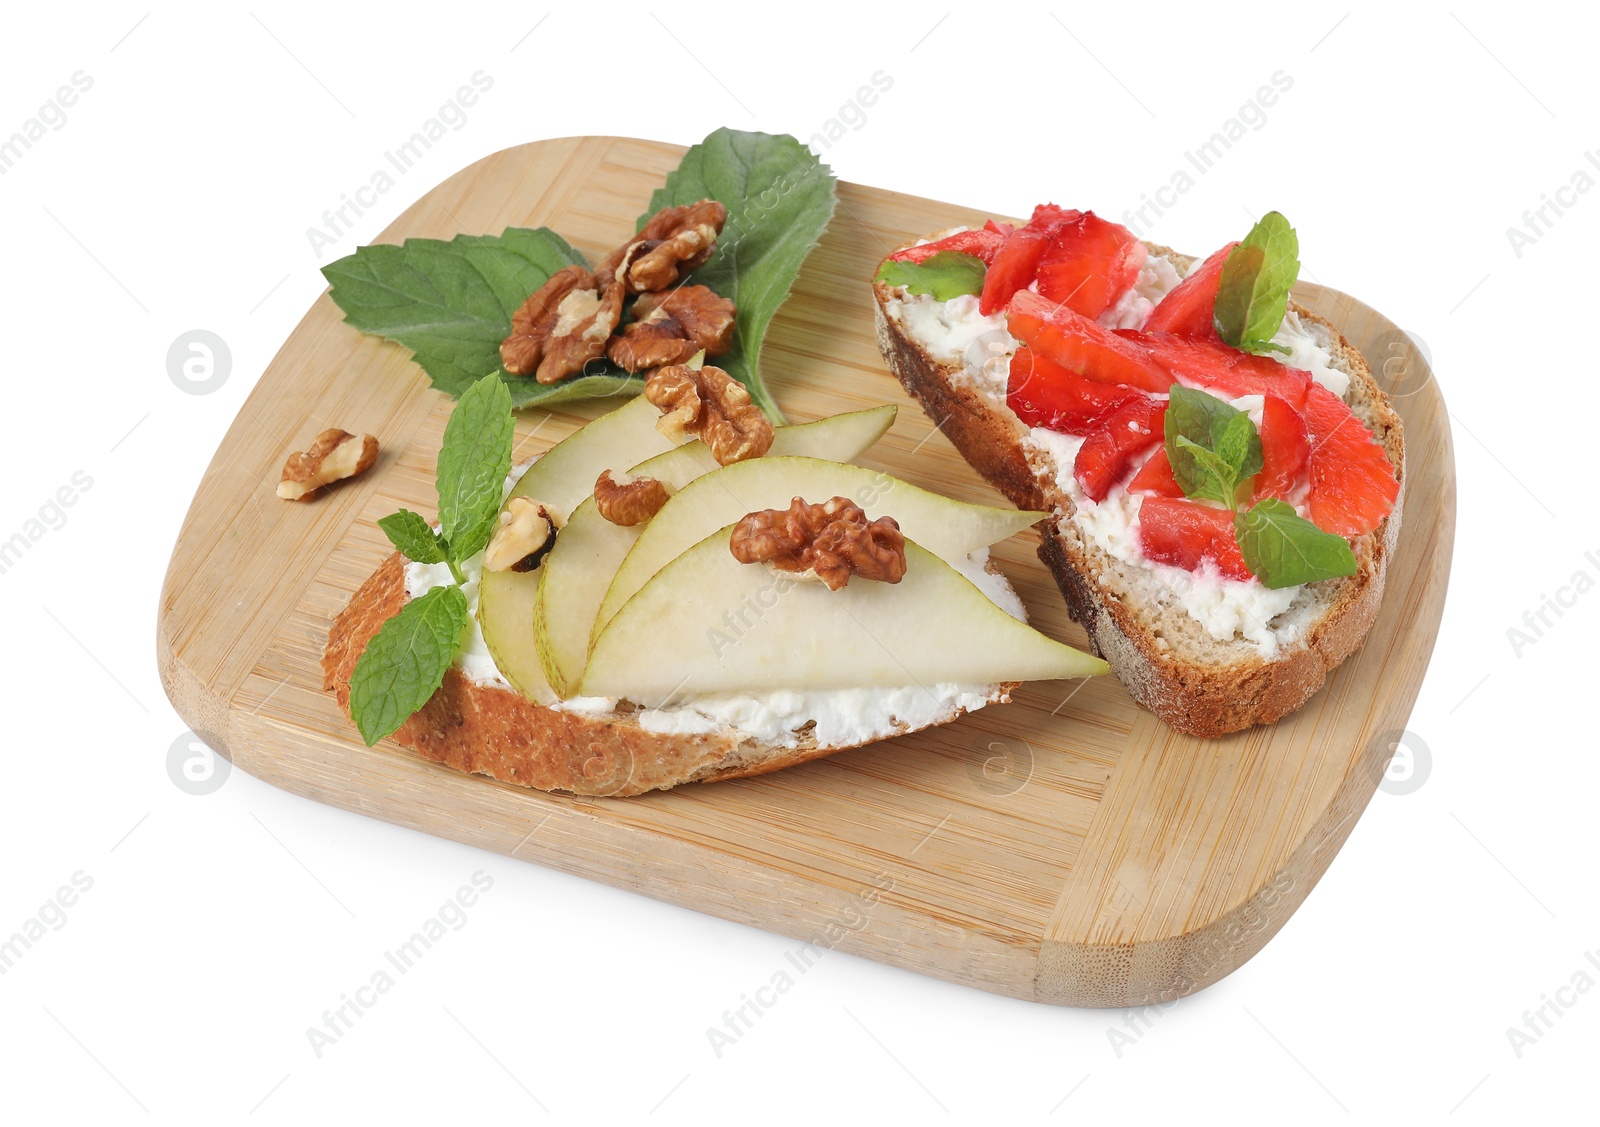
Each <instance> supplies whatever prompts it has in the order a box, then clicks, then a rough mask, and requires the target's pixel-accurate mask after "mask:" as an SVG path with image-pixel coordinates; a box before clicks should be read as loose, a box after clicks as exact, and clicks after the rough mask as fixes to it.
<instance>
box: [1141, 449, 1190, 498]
mask: <svg viewBox="0 0 1600 1127" xmlns="http://www.w3.org/2000/svg"><path fill="white" fill-rule="evenodd" d="M1128 492H1129V493H1145V494H1148V495H1150V496H1154V497H1182V496H1183V495H1184V493H1183V486H1181V485H1179V484H1178V479H1177V478H1175V477H1173V476H1172V463H1171V462H1169V461H1168V460H1167V451H1166V449H1165V448H1158V449H1157V450H1156V452H1155V453H1154V454H1152V455H1150V460H1149V461H1147V462H1145V464H1144V465H1143V466H1142V467H1141V468H1140V470H1139V472H1138V473H1136V474H1134V475H1133V480H1132V481H1130V482H1128Z"/></svg>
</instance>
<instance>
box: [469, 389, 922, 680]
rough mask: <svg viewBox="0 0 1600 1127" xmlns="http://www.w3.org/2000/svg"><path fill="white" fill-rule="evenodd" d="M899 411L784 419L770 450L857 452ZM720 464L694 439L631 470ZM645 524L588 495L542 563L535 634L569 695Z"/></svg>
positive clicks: (689, 472) (695, 472) (686, 471)
mask: <svg viewBox="0 0 1600 1127" xmlns="http://www.w3.org/2000/svg"><path fill="white" fill-rule="evenodd" d="M658 414H659V412H658ZM894 416H895V408H893V407H874V408H871V409H870V410H866V411H851V412H849V413H847V414H843V415H831V416H829V417H828V418H826V419H818V420H817V421H816V422H814V423H805V424H803V425H801V426H793V427H779V428H778V429H777V430H776V431H775V432H774V434H773V438H772V451H771V453H772V454H779V455H783V454H789V455H799V454H805V455H810V456H812V457H816V458H837V459H841V460H847V459H850V458H854V457H856V456H857V455H858V454H860V453H861V452H862V451H863V450H865V449H866V448H867V447H869V446H871V445H872V444H873V443H874V442H876V441H877V440H878V439H879V438H881V437H882V436H883V432H884V431H886V430H888V429H889V425H890V424H891V423H893V422H894ZM591 425H592V424H591ZM769 456H770V455H769ZM718 468H719V467H718V466H717V461H716V459H715V458H713V457H712V456H711V451H710V450H708V449H706V447H705V446H704V445H703V444H702V443H700V442H698V441H696V442H688V443H685V444H684V445H682V446H680V447H678V448H677V449H675V450H669V451H667V452H666V453H665V454H659V455H657V456H656V457H654V458H650V459H648V460H647V461H644V462H641V463H640V464H638V465H636V466H633V467H632V468H631V469H630V471H629V472H630V473H632V474H634V475H635V476H649V477H653V478H657V479H659V480H661V481H664V482H666V483H667V484H668V485H669V486H671V487H672V488H674V489H681V488H682V487H683V486H686V485H688V484H689V483H690V482H691V481H693V480H695V479H696V478H698V477H700V476H701V475H703V474H706V473H710V472H711V471H713V470H716V469H718ZM597 476H599V471H598V470H596V471H595V473H594V474H593V475H591V477H590V479H589V481H590V486H591V487H592V486H593V484H594V477H597ZM740 515H741V516H742V515H743V514H742V513H741V514H740ZM646 527H648V526H646V525H638V526H635V527H632V528H622V527H619V526H618V525H614V524H612V523H611V522H610V521H608V520H606V519H605V518H604V517H602V516H601V515H600V513H599V510H598V509H596V508H595V505H594V499H593V497H590V498H589V499H588V500H586V501H584V502H583V503H582V504H581V505H579V506H578V507H577V508H576V509H575V510H573V513H572V516H571V517H569V518H568V520H567V524H566V527H565V528H563V529H562V530H561V534H560V535H559V536H557V537H556V545H555V547H554V548H552V549H551V550H550V554H549V555H548V556H547V557H545V561H544V564H543V566H542V567H540V568H539V571H538V576H539V580H538V585H539V590H538V597H537V602H536V604H535V606H534V608H533V618H532V621H533V623H534V624H535V625H534V629H535V630H536V631H537V635H538V636H537V639H536V643H535V644H536V646H537V652H538V656H539V658H540V661H541V663H542V668H543V672H544V678H545V681H546V683H548V684H549V685H550V686H551V687H552V688H554V689H555V691H556V693H557V694H558V695H560V696H563V697H565V696H570V695H571V694H572V692H573V691H575V690H576V689H577V685H578V679H579V677H580V676H581V675H582V674H583V666H584V662H585V661H587V659H588V656H589V638H590V636H591V635H592V633H593V630H594V620H595V612H596V611H598V610H599V609H600V600H601V599H602V598H603V597H604V596H605V593H606V591H607V589H608V588H609V587H610V586H611V579H612V576H614V575H615V574H616V572H617V567H618V565H620V564H621V563H622V561H623V559H624V558H625V557H626V556H627V555H628V550H629V549H630V548H632V547H633V544H634V541H635V540H637V539H638V538H639V536H640V534H641V533H642V532H643V531H644V529H645V528H646ZM497 660H498V655H497Z"/></svg>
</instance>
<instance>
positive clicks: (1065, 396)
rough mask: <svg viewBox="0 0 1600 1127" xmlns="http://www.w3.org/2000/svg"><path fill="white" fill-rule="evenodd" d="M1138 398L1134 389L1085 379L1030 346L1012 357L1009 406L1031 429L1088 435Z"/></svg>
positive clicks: (1008, 383) (1021, 349) (1008, 390)
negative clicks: (1107, 417) (1124, 404)
mask: <svg viewBox="0 0 1600 1127" xmlns="http://www.w3.org/2000/svg"><path fill="white" fill-rule="evenodd" d="M1136 394H1138V393H1137V392H1135V391H1133V390H1132V389H1131V388H1126V387H1118V386H1116V385H1115V384H1107V383H1100V382H1098V381H1096V380H1090V379H1085V378H1084V377H1082V376H1080V375H1078V374H1077V373H1075V372H1070V371H1068V370H1067V369H1066V368H1063V367H1062V366H1061V365H1060V364H1056V363H1054V362H1053V361H1050V360H1046V359H1045V358H1044V357H1043V356H1040V355H1039V354H1038V353H1036V352H1034V351H1033V349H1031V348H1028V347H1027V346H1023V347H1022V348H1019V349H1017V351H1016V354H1015V355H1014V356H1012V357H1011V375H1010V378H1009V380H1008V381H1007V390H1006V403H1007V404H1008V405H1009V406H1010V407H1011V409H1012V410H1013V411H1015V412H1016V413H1017V416H1018V417H1019V418H1021V419H1022V421H1023V422H1025V423H1027V424H1028V425H1029V426H1035V427H1045V428H1046V429H1048V430H1053V431H1059V432H1060V433H1062V434H1079V435H1086V434H1089V433H1090V432H1091V431H1093V430H1094V427H1095V424H1096V423H1098V422H1099V421H1100V420H1101V419H1103V418H1105V417H1106V416H1107V415H1109V414H1110V413H1111V412H1112V411H1114V410H1116V409H1117V408H1118V407H1120V406H1121V405H1122V404H1123V403H1124V402H1125V401H1126V400H1128V399H1130V398H1132V397H1133V396H1134V395H1136Z"/></svg>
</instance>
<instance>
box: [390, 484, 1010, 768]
mask: <svg viewBox="0 0 1600 1127" xmlns="http://www.w3.org/2000/svg"><path fill="white" fill-rule="evenodd" d="M532 464H533V462H531V461H529V462H524V463H522V464H520V465H517V466H514V467H513V468H512V470H511V473H510V474H509V475H508V476H507V477H506V481H505V494H507V495H509V494H510V492H511V489H512V487H513V486H515V485H516V483H517V481H518V480H519V479H520V478H521V477H522V475H523V473H525V472H526V471H527V468H528V467H529V466H531V465H532ZM988 562H989V549H987V548H983V549H980V550H979V551H977V552H974V553H972V554H971V555H970V556H968V557H967V558H966V559H965V560H961V561H959V562H955V563H952V564H951V566H952V567H954V568H955V569H956V570H957V571H959V572H960V573H961V574H962V575H963V576H965V577H966V578H967V579H968V580H969V581H971V583H972V584H973V586H975V587H977V588H978V590H980V591H982V592H983V593H984V594H985V595H987V596H988V597H989V599H990V601H992V602H993V603H994V604H995V605H996V606H998V607H1000V608H1001V609H1002V610H1004V611H1006V613H1008V614H1010V615H1011V616H1012V617H1014V618H1017V619H1019V620H1021V621H1024V622H1026V621H1027V611H1026V610H1025V609H1024V608H1023V605H1022V600H1021V599H1020V598H1019V597H1018V596H1017V593H1016V592H1015V591H1013V590H1012V589H1011V584H1010V583H1008V582H1007V581H1006V579H1005V577H1004V576H1001V575H996V574H995V573H993V572H991V571H989V570H988V568H987V565H988ZM461 573H462V575H463V576H464V577H465V579H466V582H465V583H463V584H462V587H461V590H462V593H463V594H464V595H466V597H467V606H468V608H469V610H470V611H471V612H472V619H471V622H470V623H469V625H468V627H467V634H466V638H465V639H464V640H463V642H462V645H461V650H460V652H459V653H458V654H457V656H456V661H455V664H456V666H457V668H459V669H460V670H461V672H462V674H463V675H464V676H465V677H466V678H467V679H468V680H469V681H472V682H473V683H475V684H478V685H487V686H492V687H494V688H500V689H506V690H509V691H513V692H514V691H515V690H514V689H513V688H512V685H511V683H510V681H508V680H507V679H506V678H505V676H504V675H503V674H502V673H501V672H500V670H499V668H498V667H497V666H496V665H495V661H494V655H493V654H491V653H490V652H489V646H488V644H487V643H486V642H485V641H484V638H483V630H482V629H481V628H480V627H479V625H478V586H479V582H480V580H481V578H482V575H483V553H482V552H479V553H478V554H477V555H475V556H473V557H472V558H471V559H469V560H467V561H466V562H465V563H463V564H462V565H461ZM405 576H406V597H407V598H411V599H415V598H420V597H421V596H423V595H425V594H427V593H428V592H429V591H431V590H432V589H433V588H435V587H443V586H447V585H449V584H451V583H453V582H454V581H455V580H454V578H453V577H452V576H451V574H450V567H449V565H448V564H444V563H439V564H421V563H416V562H415V561H411V560H408V561H406V568H405ZM998 692H999V686H998V685H993V684H990V685H957V684H940V685H927V686H921V685H914V686H910V687H907V688H898V689H832V690H827V691H821V692H778V693H768V694H765V695H763V696H742V695H739V694H737V693H711V694H704V695H699V696H691V697H688V698H686V699H685V700H684V702H683V703H682V704H679V705H674V706H673V707H671V708H657V709H647V710H645V711H642V712H639V713H638V714H637V719H638V722H639V726H640V727H641V728H643V729H644V730H645V731H647V732H654V733H661V734H680V735H709V734H712V733H717V732H732V733H736V734H738V735H739V736H742V737H745V738H749V739H756V740H761V741H763V742H766V743H770V744H773V745H776V746H780V747H795V746H797V745H798V744H799V742H800V738H801V734H802V732H804V731H808V730H809V731H811V733H812V735H813V736H814V738H815V740H816V742H817V744H818V745H821V746H829V747H842V746H848V745H852V744H858V743H869V742H871V741H873V740H880V739H884V738H885V737H888V736H892V735H895V734H896V733H898V732H902V731H908V730H911V729H914V728H923V727H927V726H929V725H931V724H936V723H939V722H940V721H943V720H948V719H950V718H951V717H953V716H955V715H957V714H958V713H959V712H961V711H963V710H964V711H968V712H971V711H976V710H977V709H979V708H982V707H983V706H984V705H986V704H992V703H994V702H995V701H996V700H997V699H998ZM541 703H542V702H541ZM618 704H619V701H618V700H617V699H616V698H613V697H573V698H571V699H569V700H564V701H556V702H555V703H553V704H549V705H547V707H550V708H555V709H557V710H560V711H568V712H577V713H581V714H584V715H587V716H606V715H609V714H611V713H612V712H614V711H615V710H616V708H617V705H618Z"/></svg>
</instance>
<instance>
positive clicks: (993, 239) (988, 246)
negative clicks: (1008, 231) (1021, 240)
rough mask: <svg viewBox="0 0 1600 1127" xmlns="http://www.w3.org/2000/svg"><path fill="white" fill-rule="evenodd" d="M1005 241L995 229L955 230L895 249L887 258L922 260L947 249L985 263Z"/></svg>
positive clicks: (991, 258) (992, 257)
mask: <svg viewBox="0 0 1600 1127" xmlns="http://www.w3.org/2000/svg"><path fill="white" fill-rule="evenodd" d="M1005 241H1006V237H1005V235H1003V234H1001V233H999V232H997V231H989V230H983V231H957V232H956V233H955V234H954V235H946V236H945V237H944V238H942V239H937V240H935V241H934V242H931V243H923V244H922V245H921V246H917V247H906V248H905V249H904V250H897V251H895V252H894V253H893V254H891V255H890V256H889V258H890V259H891V260H892V261H894V262H922V261H924V260H926V259H928V258H930V257H932V256H933V255H936V254H938V253H939V252H940V251H946V250H949V251H956V252H958V253H960V254H970V255H974V256H976V257H978V258H981V259H983V261H984V262H985V263H986V264H987V263H990V262H993V261H994V256H995V255H996V254H998V253H1000V246H1001V244H1002V243H1004V242H1005Z"/></svg>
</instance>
